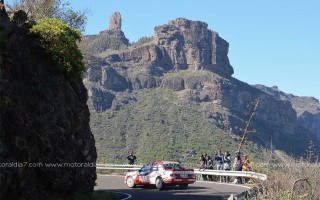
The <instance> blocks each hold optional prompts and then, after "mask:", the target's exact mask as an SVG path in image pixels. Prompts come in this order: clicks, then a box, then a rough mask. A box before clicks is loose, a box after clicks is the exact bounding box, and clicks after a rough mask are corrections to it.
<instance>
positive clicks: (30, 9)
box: [6, 0, 89, 31]
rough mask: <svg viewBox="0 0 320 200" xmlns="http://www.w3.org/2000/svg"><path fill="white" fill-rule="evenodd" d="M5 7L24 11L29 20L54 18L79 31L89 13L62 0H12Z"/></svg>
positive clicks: (82, 29) (83, 26)
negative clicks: (75, 8) (76, 8)
mask: <svg viewBox="0 0 320 200" xmlns="http://www.w3.org/2000/svg"><path fill="white" fill-rule="evenodd" d="M6 7H7V8H9V11H10V12H17V11H18V10H23V11H25V12H26V13H27V15H28V18H29V20H31V21H38V20H40V19H43V18H56V19H59V20H61V21H63V22H64V23H66V24H68V25H69V26H70V27H72V28H75V29H79V30H81V31H84V28H85V25H86V22H87V14H88V13H89V11H88V10H74V9H73V8H72V7H71V6H70V3H69V2H68V1H63V0H36V1H35V0H23V1H21V0H14V1H12V3H9V4H6Z"/></svg>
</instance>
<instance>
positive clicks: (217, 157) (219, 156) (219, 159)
mask: <svg viewBox="0 0 320 200" xmlns="http://www.w3.org/2000/svg"><path fill="white" fill-rule="evenodd" d="M214 160H215V161H216V162H217V170H223V168H222V166H223V154H222V153H221V150H219V152H216V154H215V156H214ZM219 178H220V182H221V176H220V177H219Z"/></svg>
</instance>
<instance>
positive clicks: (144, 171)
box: [139, 163, 152, 184]
mask: <svg viewBox="0 0 320 200" xmlns="http://www.w3.org/2000/svg"><path fill="white" fill-rule="evenodd" d="M151 172H152V164H150V163H149V164H146V165H144V166H143V167H142V168H141V169H140V170H139V180H140V182H142V183H143V184H146V183H149V181H150V173H151Z"/></svg>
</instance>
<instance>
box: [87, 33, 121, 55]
mask: <svg viewBox="0 0 320 200" xmlns="http://www.w3.org/2000/svg"><path fill="white" fill-rule="evenodd" d="M82 46H83V47H84V49H83V50H84V51H85V52H89V53H91V54H96V53H101V52H103V51H106V50H119V49H125V48H127V45H126V44H124V43H123V42H122V41H121V40H119V39H118V38H115V36H113V35H109V34H100V35H98V36H97V37H96V38H95V39H93V40H92V41H91V40H90V41H88V43H87V44H86V45H82Z"/></svg>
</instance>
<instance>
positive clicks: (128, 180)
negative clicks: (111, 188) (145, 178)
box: [126, 176, 136, 188]
mask: <svg viewBox="0 0 320 200" xmlns="http://www.w3.org/2000/svg"><path fill="white" fill-rule="evenodd" d="M126 184H127V186H128V187H129V188H135V187H136V185H135V184H134V180H133V178H132V176H129V177H128V178H127V181H126Z"/></svg>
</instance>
